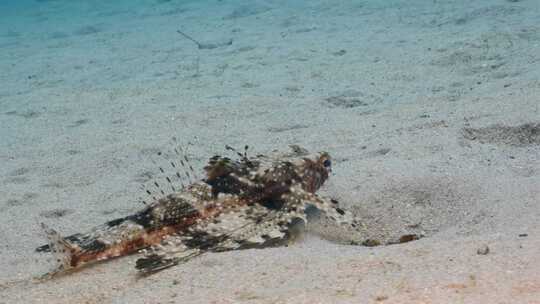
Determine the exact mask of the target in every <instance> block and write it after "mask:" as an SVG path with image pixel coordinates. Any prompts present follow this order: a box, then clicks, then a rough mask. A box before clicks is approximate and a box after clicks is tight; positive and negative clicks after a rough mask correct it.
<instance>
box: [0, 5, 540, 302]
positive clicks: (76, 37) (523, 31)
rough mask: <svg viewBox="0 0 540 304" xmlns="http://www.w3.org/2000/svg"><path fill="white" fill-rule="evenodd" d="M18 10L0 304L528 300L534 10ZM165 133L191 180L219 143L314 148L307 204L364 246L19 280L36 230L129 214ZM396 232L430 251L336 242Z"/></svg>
mask: <svg viewBox="0 0 540 304" xmlns="http://www.w3.org/2000/svg"><path fill="white" fill-rule="evenodd" d="M18 3H19V2H18ZM85 3H86V4H85ZM111 3H114V4H111ZM16 6H18V7H16V8H13V7H8V4H4V3H2V4H0V53H1V56H0V71H2V72H1V73H0V83H2V86H1V87H0V110H1V111H0V125H1V128H0V143H1V145H0V161H1V163H2V166H0V183H1V188H0V191H1V194H2V195H1V198H0V214H1V215H2V220H1V221H0V239H2V240H3V241H2V244H1V246H0V254H1V256H2V259H1V261H0V269H1V270H2V271H1V272H0V295H1V297H0V303H370V302H383V303H445V302H446V303H538V301H539V299H540V259H539V258H538V257H539V256H540V237H539V234H540V224H539V223H538V222H539V218H540V111H539V109H540V2H538V1H535V0H523V1H504V0H496V1H493V0H479V1H463V0H462V1H421V0H414V1H410V0H409V1H404V0H399V1H398V0H393V1H375V0H370V1H272V0H268V1H174V0H173V1H113V2H111V1H86V2H83V1H63V0H56V1H55V0H49V1H43V0H42V1H30V0H27V1H20V3H19V4H17V5H16ZM178 29H180V30H182V31H184V32H186V33H189V34H190V35H191V36H193V37H194V38H196V39H198V40H200V42H201V43H205V44H212V43H214V44H218V45H219V44H220V43H223V42H224V41H225V42H226V41H228V40H229V39H232V40H233V43H232V45H229V46H227V45H223V46H220V47H217V48H214V49H202V50H199V49H198V48H197V46H196V45H195V44H194V43H192V42H190V41H189V40H187V39H185V38H183V37H182V36H180V35H179V34H178V33H176V30H178ZM527 124H528V125H527ZM504 126H508V127H510V128H506V127H504ZM512 127H513V128H512ZM468 128H471V129H468ZM173 136H176V137H177V138H178V139H179V141H180V142H182V143H192V144H190V145H189V149H190V152H191V155H193V156H194V158H195V163H196V165H198V166H199V167H200V166H202V165H203V163H204V161H205V160H206V159H207V157H209V156H211V155H212V154H213V153H216V152H222V151H223V148H222V147H223V146H224V145H225V144H229V145H232V146H237V147H242V146H243V145H244V144H249V145H250V146H251V147H252V148H253V150H254V151H255V152H262V153H264V152H268V151H270V150H272V149H286V147H287V145H289V144H298V145H301V146H304V147H306V148H308V149H310V150H315V151H316V150H326V151H329V152H330V153H331V154H332V155H333V156H334V158H335V165H334V166H335V168H334V172H335V176H333V177H332V180H331V181H330V182H329V183H328V185H327V186H325V188H324V189H323V190H322V191H321V192H322V194H324V195H329V196H332V197H334V198H337V199H340V200H341V201H342V202H343V203H344V204H345V205H347V206H349V207H350V208H351V210H353V211H354V212H355V213H356V214H357V215H358V216H359V217H361V218H363V219H364V221H365V223H366V225H367V227H368V228H367V230H365V231H362V233H361V234H359V233H356V234H354V233H353V232H343V231H333V230H330V229H327V228H325V227H323V226H322V225H320V224H319V225H314V227H313V230H314V231H315V232H316V233H314V234H310V235H308V236H306V238H305V239H304V240H302V241H300V242H299V243H297V244H295V245H293V246H291V247H288V248H273V249H265V250H246V251H237V252H227V253H220V254H208V255H206V256H203V257H201V258H198V259H195V260H193V261H191V262H189V263H187V264H184V265H181V266H178V267H175V268H173V269H169V270H166V271H163V272H161V273H159V274H156V275H154V276H151V277H149V278H146V279H142V280H136V279H135V277H136V276H135V273H136V271H135V269H134V268H133V262H134V260H135V259H136V256H131V257H126V258H121V259H117V260H114V261H110V262H107V263H103V264H100V265H96V266H94V267H89V268H86V269H83V270H82V271H79V272H77V273H74V274H71V275H69V276H66V277H62V278H58V279H56V280H53V281H48V282H45V283H36V282H34V281H32V280H31V278H33V277H35V276H37V275H40V274H43V273H45V272H46V271H47V270H49V269H50V267H51V265H52V263H51V262H50V257H49V256H48V255H47V254H39V253H36V252H34V248H35V247H36V246H39V245H41V244H42V243H43V242H44V239H43V236H42V235H41V234H40V231H39V226H38V223H39V222H46V223H47V224H49V225H51V226H52V227H54V228H56V229H58V230H59V231H61V232H62V233H64V234H66V235H68V234H71V233H75V232H80V231H85V230H88V229H89V228H91V227H92V226H94V225H98V224H100V223H103V222H105V221H106V220H110V219H113V218H116V217H120V216H124V215H127V214H129V213H131V212H134V211H135V210H137V209H139V208H140V207H142V206H141V205H140V204H139V203H137V198H138V197H139V196H140V195H141V192H142V191H141V190H140V189H138V185H139V184H140V180H141V178H142V177H141V176H142V175H144V172H146V171H148V170H150V171H156V169H157V168H156V167H155V165H153V164H152V163H151V162H150V155H152V154H154V153H155V152H156V151H158V150H162V149H167V148H169V147H170V145H171V143H170V138H171V137H173ZM404 233H416V234H425V235H426V237H425V238H423V239H421V240H419V241H415V242H410V243H406V244H400V245H393V246H386V247H375V248H366V247H361V246H346V245H340V244H337V243H336V242H334V241H343V240H350V239H359V240H361V239H365V238H368V237H379V238H383V239H384V238H388V239H392V238H395V237H399V236H400V235H402V234H404ZM519 235H521V236H519ZM484 245H487V246H488V247H489V250H490V252H489V253H488V254H487V255H478V254H477V249H478V248H480V247H482V246H484ZM535 301H536V302H535Z"/></svg>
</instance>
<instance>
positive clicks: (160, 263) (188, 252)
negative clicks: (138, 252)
mask: <svg viewBox="0 0 540 304" xmlns="http://www.w3.org/2000/svg"><path fill="white" fill-rule="evenodd" d="M185 241H186V237H183V236H178V235H170V236H167V237H166V238H165V239H163V241H162V242H161V244H159V245H155V246H152V247H150V248H148V249H144V250H143V252H144V257H142V258H140V259H138V260H137V261H136V263H135V268H136V269H137V270H139V271H140V273H141V274H142V275H149V274H152V273H156V272H158V271H161V270H164V269H167V268H170V267H173V266H175V265H178V264H181V263H184V262H187V261H189V260H190V259H192V258H194V257H196V256H198V255H200V254H202V253H203V252H202V251H201V250H200V249H198V248H189V247H188V246H186V244H185Z"/></svg>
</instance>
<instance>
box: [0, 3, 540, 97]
mask: <svg viewBox="0 0 540 304" xmlns="http://www.w3.org/2000/svg"><path fill="white" fill-rule="evenodd" d="M539 6H540V5H539V2H538V1H526V0H524V1H503V0H500V1H496V3H495V2H493V1H487V0H486V1H475V2H470V1H423V0H422V1H420V0H416V1H397V0H394V1H175V0H170V1H167V0H151V1H150V0H145V1H127V0H126V1H65V0H39V1H37V0H24V1H6V0H4V1H2V3H0V52H1V54H2V56H1V58H0V69H1V70H2V71H3V72H2V74H1V75H0V81H1V82H2V83H3V86H2V87H1V88H0V96H10V95H14V94H24V93H28V92H31V91H32V90H39V89H53V90H57V89H58V90H60V89H62V90H63V89H70V90H80V89H84V90H88V89H92V88H114V87H119V86H126V85H128V86H129V85H133V86H148V85H150V84H158V83H163V82H169V83H170V82H171V81H172V82H174V81H177V82H184V83H186V82H188V81H192V80H193V78H196V79H199V80H200V81H199V82H198V83H199V84H200V86H201V87H208V86H212V87H213V88H214V91H215V92H208V91H205V90H201V88H199V89H194V88H193V86H190V88H191V89H193V90H195V91H197V93H196V94H195V95H197V96H200V95H205V94H207V93H208V94H207V95H208V96H222V95H233V96H238V95H246V94H248V95H253V94H255V95H262V96H276V97H283V96H285V97H287V96H288V97H294V98H296V97H306V98H324V97H328V96H334V95H340V94H341V95H354V96H353V97H358V98H361V99H362V102H363V103H365V104H378V103H386V104H391V103H395V102H405V101H412V100H414V99H417V98H419V97H423V96H443V97H444V98H447V99H448V100H450V101H452V100H455V99H459V98H462V97H463V96H465V95H470V94H478V95H481V94H484V93H485V92H489V91H491V90H492V88H491V86H490V84H491V83H496V86H499V85H504V84H499V82H501V79H506V78H512V77H513V76H512V75H517V73H519V74H520V75H521V77H525V78H527V79H535V78H537V77H538V72H537V70H539V69H535V68H534V67H538V63H537V62H538V55H537V54H538V53H539V52H538V50H539V47H538V44H539V41H540V34H539V28H538V24H540V17H539V15H540V13H539V12H540V9H539ZM177 30H182V31H183V32H186V33H189V35H191V36H192V37H194V38H195V39H196V40H198V41H200V42H202V43H210V44H212V43H214V44H216V43H217V45H218V46H219V44H220V43H222V42H223V41H227V40H228V39H230V40H231V41H232V44H231V45H223V46H219V47H217V48H213V49H201V50H200V49H198V48H197V45H196V44H194V43H193V42H192V41H189V40H188V39H185V38H184V37H182V36H181V35H179V34H178V33H177ZM490 67H491V68H490ZM523 67H526V70H525V71H524V70H523ZM351 98H352V97H351ZM362 102H360V103H359V104H362ZM352 106H355V105H354V104H353V105H352Z"/></svg>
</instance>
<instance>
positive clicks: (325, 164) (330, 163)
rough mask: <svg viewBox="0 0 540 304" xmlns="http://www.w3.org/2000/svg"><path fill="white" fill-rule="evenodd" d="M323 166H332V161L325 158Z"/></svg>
mask: <svg viewBox="0 0 540 304" xmlns="http://www.w3.org/2000/svg"><path fill="white" fill-rule="evenodd" d="M323 166H324V167H325V168H329V167H330V166H332V161H331V160H329V159H325V160H324V162H323Z"/></svg>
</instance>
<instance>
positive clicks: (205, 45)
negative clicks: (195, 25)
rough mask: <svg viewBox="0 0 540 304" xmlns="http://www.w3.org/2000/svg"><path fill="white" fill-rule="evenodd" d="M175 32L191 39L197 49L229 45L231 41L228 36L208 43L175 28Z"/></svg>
mask: <svg viewBox="0 0 540 304" xmlns="http://www.w3.org/2000/svg"><path fill="white" fill-rule="evenodd" d="M176 32H177V33H178V34H180V35H182V36H184V37H185V38H186V39H188V40H190V41H193V43H195V44H196V45H197V47H198V48H199V50H211V49H215V48H219V47H222V46H227V45H231V44H232V42H233V41H232V39H230V38H229V39H226V40H219V41H214V42H209V43H200V42H199V41H197V40H195V38H193V37H191V36H189V35H188V34H186V33H184V32H182V31H181V30H176Z"/></svg>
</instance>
